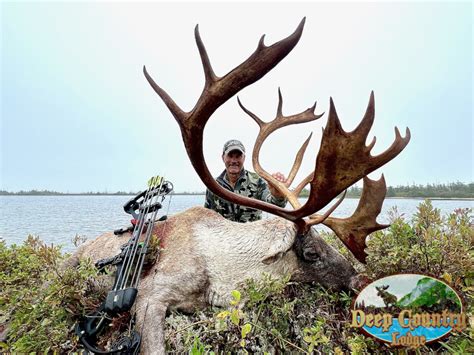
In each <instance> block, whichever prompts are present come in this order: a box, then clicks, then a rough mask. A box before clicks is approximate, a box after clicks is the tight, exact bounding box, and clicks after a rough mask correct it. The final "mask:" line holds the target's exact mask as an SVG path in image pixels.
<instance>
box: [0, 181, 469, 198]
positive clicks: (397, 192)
mask: <svg viewBox="0 0 474 355" xmlns="http://www.w3.org/2000/svg"><path fill="white" fill-rule="evenodd" d="M136 194H137V192H125V191H117V192H82V193H64V192H57V191H50V190H29V191H23V190H22V191H18V192H9V191H5V190H0V196H7V195H24V196H75V195H85V196H97V195H99V196H102V195H105V196H113V195H136ZM174 194H175V195H204V194H205V192H177V193H174ZM361 194H362V187H358V186H353V187H351V188H350V189H349V190H348V191H347V197H360V195H361ZM308 195H309V190H308V189H303V191H302V192H301V194H300V197H308ZM387 197H419V198H430V197H431V198H472V199H474V183H473V182H471V183H468V184H465V183H462V182H451V183H447V184H427V185H417V184H412V185H406V186H396V187H394V186H389V187H388V188H387Z"/></svg>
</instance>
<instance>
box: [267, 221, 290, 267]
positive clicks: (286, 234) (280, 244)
mask: <svg viewBox="0 0 474 355" xmlns="http://www.w3.org/2000/svg"><path fill="white" fill-rule="evenodd" d="M279 232H280V231H277V232H276V233H275V239H276V240H275V242H273V243H272V245H271V246H270V247H269V248H268V251H267V252H266V253H265V256H264V257H263V259H262V263H264V264H265V265H269V264H273V263H274V262H276V261H278V260H280V259H281V258H282V257H283V256H284V255H285V254H286V253H287V252H288V251H289V250H290V249H291V248H293V244H294V243H295V235H296V233H295V228H294V227H293V228H292V227H287V228H284V229H283V230H282V231H281V232H282V233H279Z"/></svg>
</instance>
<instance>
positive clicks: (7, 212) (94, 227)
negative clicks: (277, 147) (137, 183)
mask: <svg viewBox="0 0 474 355" xmlns="http://www.w3.org/2000/svg"><path fill="white" fill-rule="evenodd" d="M130 198H131V196H0V237H1V238H3V239H4V240H6V241H7V243H8V244H13V243H16V244H18V243H21V242H22V241H23V240H24V239H25V238H26V237H27V236H28V235H29V234H34V235H38V236H40V238H41V239H42V240H43V241H45V242H47V243H48V244H49V243H54V244H61V245H63V250H65V251H72V250H74V245H73V244H72V241H71V240H72V238H74V237H75V236H76V235H80V236H85V237H87V238H89V239H91V238H95V237H96V236H98V235H100V234H101V233H104V232H108V231H112V230H114V229H118V228H120V227H125V226H128V225H129V224H130V219H131V216H130V215H127V214H126V213H125V212H123V209H122V206H123V204H124V203H125V202H127V201H128V200H129V199H130ZM168 201H169V198H168V199H166V200H165V202H164V204H163V206H164V208H163V209H162V211H163V213H166V211H167V208H168ZM358 201H359V200H358V199H345V200H344V201H343V203H342V204H341V206H339V208H338V209H337V210H336V211H335V212H334V214H333V216H336V217H347V216H350V215H351V214H352V212H353V211H354V210H355V208H356V207H357V204H358ZM421 201H422V200H418V199H386V200H385V202H384V205H383V209H382V213H381V215H380V216H379V218H378V222H379V223H384V222H387V221H388V213H387V212H388V211H389V210H390V209H391V208H392V207H393V206H397V208H398V211H399V212H400V213H403V214H404V215H405V217H406V218H410V217H411V216H412V215H413V214H414V213H416V207H417V206H418V204H419V203H420V202H421ZM203 203H204V196H173V197H172V198H171V203H170V206H169V214H170V215H171V214H174V213H176V212H179V211H183V210H185V209H187V208H189V207H192V206H202V205H203ZM433 206H434V207H437V208H439V209H440V210H441V212H442V213H443V214H447V213H451V212H452V211H453V210H454V209H456V208H460V207H462V208H465V207H469V208H472V207H474V202H473V201H466V200H434V201H433ZM160 215H161V214H160ZM321 228H325V227H321Z"/></svg>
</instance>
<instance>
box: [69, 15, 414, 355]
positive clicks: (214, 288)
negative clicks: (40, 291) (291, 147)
mask: <svg viewBox="0 0 474 355" xmlns="http://www.w3.org/2000/svg"><path fill="white" fill-rule="evenodd" d="M304 21H305V20H304V19H303V20H302V21H301V23H300V24H299V26H298V28H297V29H296V30H295V32H294V33H293V34H291V35H290V36H289V37H287V38H285V39H283V40H281V41H279V42H276V43H275V44H273V45H271V46H266V45H265V44H264V37H262V38H261V40H260V42H259V43H258V47H257V49H256V51H255V52H254V53H253V54H252V55H251V56H250V57H249V58H248V59H247V60H245V61H244V62H243V63H242V64H240V65H239V66H237V67H236V68H235V69H233V70H232V71H230V72H229V73H228V74H226V75H225V76H223V77H218V76H216V75H215V74H214V71H213V69H212V67H211V64H210V60H209V57H208V55H207V53H206V50H205V48H204V45H203V42H202V41H201V37H200V34H199V30H198V27H196V29H195V38H196V43H197V46H198V49H199V52H200V56H201V60H202V64H203V67H204V74H205V86H204V89H203V91H202V94H201V96H200V98H199V100H198V101H197V103H196V105H195V107H194V108H193V109H192V110H191V111H190V112H184V111H182V110H181V109H180V108H179V107H178V105H177V104H176V103H175V102H174V101H173V100H172V99H171V97H170V96H169V95H168V94H167V93H166V92H165V91H164V90H163V89H162V88H160V87H159V86H158V85H157V84H156V83H155V81H154V80H153V79H152V78H151V76H150V75H149V74H148V72H147V71H146V69H145V68H144V74H145V77H146V79H147V80H148V82H149V83H150V85H151V86H152V88H153V89H154V90H155V92H156V93H157V94H158V95H159V96H160V97H161V98H162V100H163V101H164V102H165V104H166V105H167V106H168V108H169V110H170V111H171V113H172V114H173V116H174V117H175V119H176V121H177V122H178V124H179V126H180V129H181V133H182V137H183V141H184V144H185V147H186V150H187V153H188V156H189V158H190V160H191V162H192V164H193V166H194V168H195V170H196V172H197V173H198V175H199V176H200V178H201V180H202V181H203V182H204V184H205V185H206V186H207V187H208V188H209V189H210V190H211V191H212V192H214V193H215V194H217V195H219V196H221V197H223V198H225V199H227V200H229V201H232V202H235V203H238V204H241V205H245V206H249V207H253V208H258V209H261V210H263V211H266V212H269V213H271V214H274V215H276V216H278V217H277V218H274V219H269V220H264V221H258V222H253V223H248V224H239V223H235V222H229V221H227V220H225V219H224V218H222V217H221V216H220V215H219V214H217V213H215V212H213V211H210V210H207V209H204V208H203V207H193V208H191V209H189V210H187V211H184V212H182V213H179V214H176V215H174V216H171V217H170V218H169V219H168V220H167V221H165V222H158V223H156V224H155V226H154V233H155V234H156V235H158V236H159V238H160V239H161V243H162V247H163V250H162V252H161V254H160V257H159V260H158V261H157V262H156V263H155V264H154V265H153V266H152V268H151V270H150V271H149V272H147V273H146V274H145V275H143V278H142V280H141V283H140V291H139V294H138V298H137V301H136V313H137V322H138V325H139V329H143V333H142V337H143V340H142V345H141V351H142V353H144V354H150V353H163V352H164V351H165V348H164V335H163V334H164V332H163V327H164V319H165V315H166V311H167V310H168V309H172V308H173V309H180V310H184V311H193V310H195V309H196V308H199V307H204V306H205V305H207V304H212V305H218V306H225V305H226V304H228V302H229V300H230V292H231V291H232V290H233V289H236V288H238V287H239V285H241V284H242V283H243V282H244V281H245V280H246V279H249V278H254V279H258V278H259V277H261V275H262V273H268V274H271V275H273V276H275V277H278V276H283V275H285V274H288V273H290V274H291V275H292V278H293V279H294V280H296V281H316V282H319V283H321V284H322V285H324V286H326V287H331V288H339V289H342V288H343V289H348V288H352V287H358V286H360V284H361V277H360V276H359V275H358V274H357V273H356V271H355V270H354V268H353V267H352V265H351V264H350V263H349V262H348V261H347V260H346V259H345V258H343V257H342V256H341V255H340V254H339V253H338V252H337V251H336V250H335V249H333V248H332V247H330V246H329V245H328V244H327V243H326V242H325V241H324V240H323V239H322V238H321V237H320V236H319V235H318V233H317V232H316V231H315V230H314V229H312V228H311V226H313V225H315V224H318V223H323V224H324V225H326V226H328V227H329V228H331V229H332V230H333V231H334V232H335V233H336V234H337V236H338V237H339V238H340V239H341V240H342V241H343V243H344V244H345V246H346V247H347V248H348V249H349V250H350V251H351V252H352V253H353V254H354V256H355V257H356V258H357V259H358V260H360V261H361V262H364V261H365V257H366V255H365V252H364V248H365V239H366V237H367V235H368V234H370V233H372V232H373V231H376V230H380V229H382V228H385V227H386V225H381V224H378V223H377V222H376V217H377V215H378V214H379V213H380V210H381V206H382V203H383V200H384V198H385V193H386V186H385V181H384V178H383V177H382V178H381V179H380V180H378V181H373V180H370V179H369V178H367V175H368V174H369V173H370V172H372V171H374V170H375V169H377V168H379V167H380V166H382V165H384V164H385V163H387V162H388V161H390V160H391V159H393V158H394V157H395V156H396V155H398V154H399V153H400V152H401V151H402V150H403V149H404V148H405V146H406V145H407V144H408V142H409V140H410V132H409V130H408V129H407V131H406V136H405V137H401V135H400V133H399V131H398V129H396V128H395V135H396V137H395V140H394V142H393V144H392V145H391V146H390V147H389V148H388V149H387V150H386V151H384V152H383V153H381V154H379V155H377V156H372V155H371V154H370V151H371V149H372V148H373V146H374V144H375V138H374V139H373V141H372V142H371V143H370V144H369V145H368V146H366V145H365V142H366V139H367V136H368V133H369V130H370V128H371V126H372V123H373V121H374V95H373V93H372V94H371V95H370V100H369V104H368V107H367V111H366V113H365V115H364V118H363V119H362V121H361V122H360V124H359V125H358V127H357V128H356V129H355V130H354V131H352V132H349V133H348V132H345V131H344V130H343V129H342V126H341V124H340V122H339V118H338V116H337V113H336V110H335V107H334V103H333V101H332V99H331V100H330V109H329V115H328V122H327V125H326V127H325V129H324V130H323V135H322V141H321V148H320V151H319V153H318V155H317V158H316V165H315V170H314V171H313V172H311V173H310V174H309V175H308V176H307V177H306V178H305V179H304V180H303V181H302V182H301V183H300V184H298V185H297V187H296V188H295V189H293V190H290V186H291V184H292V183H293V180H294V178H295V176H296V173H297V171H298V169H299V167H300V165H301V161H302V158H303V154H304V151H305V149H306V147H307V145H308V142H309V138H310V137H309V138H308V139H307V140H306V141H305V142H304V144H303V145H302V147H301V148H300V150H299V152H298V154H297V156H296V159H295V162H294V164H293V167H292V169H291V171H290V173H289V176H288V181H287V182H286V183H285V184H283V183H280V182H278V181H276V180H275V179H274V178H272V176H271V175H270V174H268V173H267V172H266V171H265V170H264V169H263V168H262V167H261V166H260V163H259V158H258V156H259V151H260V147H261V146H262V143H263V142H264V140H265V139H266V138H267V137H268V135H270V134H271V133H272V132H274V131H275V130H276V129H278V128H281V127H284V126H287V125H291V124H297V123H303V122H309V121H313V120H316V119H318V118H320V117H321V115H316V114H315V113H314V110H315V106H316V104H315V105H314V106H313V107H311V108H309V109H307V110H305V111H303V112H301V113H299V114H295V115H291V116H284V115H283V114H282V98H281V94H280V95H279V103H278V110H277V115H276V118H275V119H274V120H272V121H271V122H263V121H262V120H261V119H260V118H258V117H257V116H256V115H255V114H253V113H252V112H250V111H249V110H247V109H246V108H245V107H244V106H243V105H242V104H241V102H240V101H239V105H240V106H241V107H242V108H243V110H244V111H245V112H246V113H247V114H249V115H250V116H251V117H252V118H253V119H254V120H255V122H256V123H257V124H258V125H259V126H260V133H259V135H258V137H257V140H256V143H255V147H254V150H253V155H252V162H253V166H254V169H255V171H256V172H257V173H258V174H259V175H260V176H262V177H263V178H265V179H266V180H267V181H268V183H270V184H273V185H274V186H276V188H277V189H278V190H279V191H280V192H282V193H283V194H284V195H285V196H286V197H287V198H288V201H289V202H290V204H291V206H292V207H293V210H286V209H283V208H280V207H277V206H274V205H270V204H267V203H265V202H262V201H258V200H254V199H250V198H247V197H243V196H240V195H236V194H233V193H231V192H229V191H227V190H225V189H223V188H222V187H221V186H220V185H218V184H217V183H216V181H215V180H214V178H213V177H212V175H211V173H210V172H209V170H208V168H207V165H206V163H205V161H204V157H203V151H202V144H203V130H204V127H205V125H206V122H207V121H208V119H209V118H210V116H211V115H212V113H213V112H214V111H215V110H216V109H217V108H218V107H219V106H221V105H222V104H223V103H224V102H226V101H227V100H228V99H230V98H231V97H232V96H233V95H234V94H236V93H237V92H239V91H240V90H242V89H243V88H245V87H246V86H248V85H250V84H252V83H254V82H255V81H257V80H259V79H260V78H261V77H263V76H264V75H265V74H266V73H267V72H268V71H270V70H271V69H272V68H273V67H275V66H276V65H277V64H278V63H279V62H280V61H281V60H282V59H283V58H284V57H285V56H286V55H287V54H288V53H289V52H290V51H291V50H292V49H293V47H294V46H295V45H296V43H297V42H298V40H299V38H300V36H301V34H302V31H303V27H304ZM362 178H363V179H364V187H363V194H362V197H361V199H360V202H359V205H358V207H357V209H356V211H355V212H354V214H353V215H352V216H351V217H349V218H343V219H340V218H334V217H330V216H329V215H330V214H331V213H332V212H333V211H334V209H335V208H336V207H337V206H338V204H339V203H340V202H341V201H342V198H343V197H342V198H340V199H339V200H338V202H337V203H336V204H334V206H332V207H331V208H329V210H328V211H327V212H326V213H324V214H322V215H321V214H317V212H318V211H320V210H321V209H323V208H324V207H325V206H327V205H328V204H330V203H331V201H332V200H333V199H334V198H336V197H337V196H338V195H340V194H341V193H342V192H343V191H345V190H346V189H347V188H348V187H350V186H351V185H353V184H354V183H355V182H357V181H359V180H360V179H362ZM307 184H310V196H309V198H308V201H307V202H306V203H305V204H304V205H303V206H301V204H300V202H299V201H298V199H297V197H298V195H299V193H300V192H301V190H302V189H303V188H304V187H305V186H306V185H307ZM123 243H124V239H123V238H117V237H115V236H113V235H111V234H105V235H102V236H100V237H98V238H97V239H96V240H93V241H90V242H88V243H86V244H84V245H83V246H82V247H80V248H79V249H78V251H77V252H76V253H75V255H74V256H73V258H74V260H76V261H78V260H79V259H80V258H84V257H90V258H91V259H92V260H93V261H97V260H99V259H102V258H105V257H110V256H113V255H115V254H117V253H118V252H119V251H120V246H121V245H122V244H123Z"/></svg>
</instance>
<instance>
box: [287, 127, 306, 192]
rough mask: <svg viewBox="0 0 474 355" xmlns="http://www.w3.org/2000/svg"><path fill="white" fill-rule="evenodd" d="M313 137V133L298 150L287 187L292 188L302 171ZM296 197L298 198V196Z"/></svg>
mask: <svg viewBox="0 0 474 355" xmlns="http://www.w3.org/2000/svg"><path fill="white" fill-rule="evenodd" d="M312 136H313V132H311V133H310V134H309V137H308V138H306V140H305V141H304V143H303V145H302V146H301V148H300V149H299V150H298V153H297V154H296V158H295V161H294V163H293V166H292V167H291V170H290V173H289V174H288V177H287V178H286V183H285V185H286V187H290V186H291V184H292V183H293V180H294V179H295V177H296V174H297V173H298V171H299V170H300V166H301V163H302V162H303V156H304V153H305V152H306V148H307V147H308V143H309V141H310V140H311V137H312ZM296 196H298V195H296Z"/></svg>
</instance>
